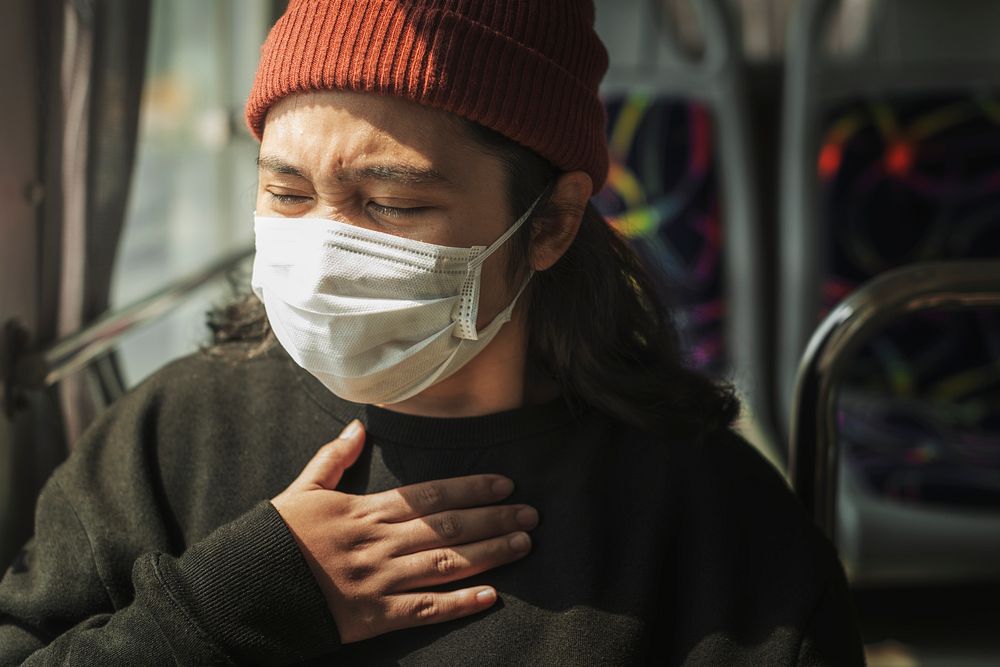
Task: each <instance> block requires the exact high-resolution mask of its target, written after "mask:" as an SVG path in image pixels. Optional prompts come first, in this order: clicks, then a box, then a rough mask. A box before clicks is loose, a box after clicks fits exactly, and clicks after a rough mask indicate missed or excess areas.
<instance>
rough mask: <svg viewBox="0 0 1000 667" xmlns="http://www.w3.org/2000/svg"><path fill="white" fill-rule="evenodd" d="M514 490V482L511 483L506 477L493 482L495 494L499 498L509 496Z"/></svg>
mask: <svg viewBox="0 0 1000 667" xmlns="http://www.w3.org/2000/svg"><path fill="white" fill-rule="evenodd" d="M513 490H514V482H512V481H510V480H509V479H507V478H506V477H501V478H500V479H498V480H496V481H495V482H493V493H495V494H497V495H498V496H509V495H510V492H511V491H513Z"/></svg>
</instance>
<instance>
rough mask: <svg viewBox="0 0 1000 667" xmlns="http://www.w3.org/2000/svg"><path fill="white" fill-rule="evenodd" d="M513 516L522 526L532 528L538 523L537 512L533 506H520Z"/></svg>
mask: <svg viewBox="0 0 1000 667" xmlns="http://www.w3.org/2000/svg"><path fill="white" fill-rule="evenodd" d="M514 518H515V519H517V523H518V524H520V526H521V527H522V528H534V527H535V526H537V525H538V512H537V511H536V510H535V508H534V507H522V508H521V509H519V510H518V511H517V514H515V515H514Z"/></svg>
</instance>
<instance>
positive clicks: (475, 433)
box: [286, 356, 586, 449]
mask: <svg viewBox="0 0 1000 667" xmlns="http://www.w3.org/2000/svg"><path fill="white" fill-rule="evenodd" d="M286 363H287V364H288V366H289V367H290V369H291V372H292V373H294V375H295V378H296V381H297V383H298V385H299V387H300V388H301V390H302V391H303V392H304V393H305V394H307V395H308V396H309V397H310V399H312V401H313V402H315V403H316V404H318V405H319V407H320V408H321V409H323V410H324V411H325V412H327V413H329V414H330V415H332V416H333V417H334V418H336V419H337V420H338V421H340V422H341V423H343V424H347V423H348V422H350V421H351V420H352V419H360V420H361V422H362V423H364V425H365V428H366V430H367V431H368V433H369V434H371V435H372V436H374V437H376V438H378V439H379V440H385V441H389V442H392V443H395V444H399V445H406V446H412V447H420V448H428V449H430V448H434V449H468V448H481V447H490V446H493V445H498V444H502V443H505V442H511V441H515V440H523V439H527V438H531V437H532V436H537V435H541V434H544V433H548V432H552V431H557V430H562V429H564V428H565V427H566V426H568V425H569V424H571V423H573V422H575V421H577V420H579V419H580V418H581V417H582V416H583V414H584V412H585V411H586V410H585V409H584V408H576V407H575V406H571V405H570V404H569V403H568V402H567V401H566V400H565V399H563V398H562V397H559V398H555V399H553V400H551V401H547V402H545V403H540V404H537V405H526V406H522V407H519V408H515V409H513V410H506V411H503V412H497V413H493V414H488V415H482V416H477V417H421V416H414V415H407V414H403V413H400V412H395V411H393V410H390V409H386V408H380V407H377V406H374V405H363V404H359V403H351V402H350V401H345V400H343V399H341V398H340V397H338V396H336V395H335V394H334V393H333V392H331V391H330V390H328V389H327V388H326V387H325V386H323V384H322V383H321V382H320V381H319V380H317V379H316V378H315V377H313V375H312V374H310V373H309V372H308V371H306V370H305V369H303V368H302V367H300V366H299V365H298V364H296V363H295V361H294V360H292V359H291V358H290V357H287V356H286Z"/></svg>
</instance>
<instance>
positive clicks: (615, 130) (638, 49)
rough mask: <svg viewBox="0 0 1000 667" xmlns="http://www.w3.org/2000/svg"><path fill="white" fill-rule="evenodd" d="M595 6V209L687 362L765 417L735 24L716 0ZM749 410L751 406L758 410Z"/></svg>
mask: <svg viewBox="0 0 1000 667" xmlns="http://www.w3.org/2000/svg"><path fill="white" fill-rule="evenodd" d="M673 4H674V5H675V6H677V7H681V8H686V9H687V10H688V11H689V13H690V16H691V17H692V18H694V19H695V21H696V25H697V26H698V27H699V29H698V31H697V32H698V33H700V35H701V48H700V49H698V50H697V51H698V52H693V51H692V50H691V49H689V48H687V47H686V46H685V44H684V42H683V40H681V39H680V38H679V35H681V34H683V32H684V30H685V27H686V26H685V25H678V24H677V22H676V20H674V19H676V16H677V15H676V14H671V13H669V12H667V11H666V10H665V9H664V7H665V6H666V5H667V3H659V2H651V1H649V0H624V1H619V0H614V2H611V1H606V2H598V3H597V10H598V14H597V28H598V32H599V33H600V34H601V37H602V39H603V40H604V41H605V43H606V44H607V46H608V51H609V53H610V55H611V58H612V60H611V63H610V68H609V72H608V76H607V77H606V79H605V83H604V86H603V91H602V92H603V95H604V98H605V100H606V103H607V108H608V112H609V133H610V147H611V158H612V166H611V173H610V177H609V181H608V185H607V187H606V188H605V190H604V191H603V192H602V193H600V194H599V195H598V196H597V198H596V199H595V202H596V204H597V206H598V208H599V209H600V210H601V211H602V213H604V214H605V215H606V216H608V217H609V218H610V220H611V221H612V223H613V224H615V225H617V226H618V228H619V229H620V230H621V231H622V232H623V233H624V234H625V235H626V236H627V237H629V238H630V239H631V240H632V242H633V244H634V245H635V247H636V248H637V250H638V251H639V253H640V254H641V255H642V256H643V257H644V258H645V259H646V260H647V264H648V265H650V266H651V267H653V269H654V271H655V272H656V273H658V274H659V278H660V279H661V281H662V283H663V285H664V292H665V294H666V295H667V297H668V300H669V301H670V302H671V303H672V305H673V306H674V312H675V314H676V318H677V321H678V324H679V325H680V329H681V333H682V338H683V339H684V340H685V341H686V343H687V351H688V355H689V359H690V362H691V363H692V365H694V366H695V367H697V368H700V369H702V370H705V371H709V372H712V373H715V374H717V375H721V376H726V377H729V378H732V379H733V380H735V382H736V384H737V386H738V387H739V389H740V390H741V391H742V393H743V394H744V395H745V396H746V397H747V398H748V400H749V401H750V403H751V405H752V406H754V407H755V411H757V412H758V413H759V414H766V407H764V403H765V402H766V400H765V392H764V390H763V388H764V387H765V386H766V382H765V379H764V377H765V376H764V374H765V372H766V364H765V363H764V361H763V360H764V349H763V336H762V333H761V327H762V324H763V323H762V320H761V318H760V317H759V312H760V310H759V305H760V302H761V299H762V298H763V294H762V285H761V270H760V263H761V260H760V247H761V246H760V231H759V224H758V218H757V210H758V207H757V201H756V196H755V185H754V181H753V170H752V169H751V166H750V165H751V156H750V148H749V141H748V129H747V103H746V99H745V90H744V88H743V80H744V79H743V76H742V72H743V67H744V63H743V60H742V55H741V54H742V48H741V42H740V34H739V31H738V30H737V27H736V26H737V21H736V17H735V16H733V15H732V13H731V9H730V6H729V5H728V4H727V3H726V2H723V1H722V0H691V1H690V2H684V3H673ZM758 406H759V407H758Z"/></svg>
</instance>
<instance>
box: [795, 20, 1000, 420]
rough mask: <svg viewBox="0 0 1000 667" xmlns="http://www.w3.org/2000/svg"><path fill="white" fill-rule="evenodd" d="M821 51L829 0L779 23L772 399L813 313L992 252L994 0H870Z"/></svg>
mask: <svg viewBox="0 0 1000 667" xmlns="http://www.w3.org/2000/svg"><path fill="white" fill-rule="evenodd" d="M868 5H869V7H870V16H869V20H868V22H867V29H866V30H865V31H864V32H863V36H862V39H861V41H860V43H859V44H858V46H857V48H855V49H853V50H851V51H850V52H848V53H840V54H837V53H832V52H831V51H830V50H829V48H828V43H829V39H828V36H829V33H830V31H831V29H832V27H833V26H835V25H836V19H837V15H838V14H837V12H838V10H839V9H840V8H841V3H840V2H838V1H836V0H803V1H802V2H801V3H800V5H799V7H798V11H797V13H796V15H795V17H794V19H793V21H792V23H791V25H790V29H789V38H788V53H787V64H786V86H785V100H784V114H785V118H784V128H785V129H784V136H783V140H782V181H781V182H782V193H781V197H782V201H781V206H782V211H781V221H780V228H781V234H780V237H781V241H782V248H781V256H782V261H781V281H780V283H781V284H780V288H781V290H780V291H781V296H780V303H781V309H780V311H779V312H780V313H781V322H780V333H781V346H780V354H779V358H778V364H779V391H780V394H781V396H782V405H783V406H785V407H786V409H787V406H790V405H791V396H792V390H793V386H794V378H795V370H796V367H797V365H798V361H799V357H800V355H801V353H802V351H803V349H804V348H805V344H806V341H807V340H808V338H809V335H810V334H811V332H812V331H813V330H814V328H815V327H816V324H817V323H818V321H819V319H820V318H821V317H822V315H823V314H824V313H825V312H828V311H829V309H830V308H832V307H833V306H834V305H835V304H836V303H838V302H839V301H840V300H841V299H843V298H844V297H845V296H846V295H848V294H849V293H850V292H851V291H852V290H853V289H855V288H856V287H857V285H859V284H861V283H863V282H864V281H866V280H868V279H870V278H872V277H874V276H877V275H879V274H880V273H882V272H884V271H886V270H890V269H892V268H895V267H899V266H904V265H906V264H909V263H912V262H916V261H930V260H935V259H949V258H973V257H988V256H998V255H1000V233H998V231H997V229H998V226H1000V208H998V207H1000V169H998V168H997V165H1000V113H998V112H1000V45H998V42H997V40H996V39H995V36H994V34H993V33H995V26H997V25H1000V4H998V3H995V2H990V0H959V1H958V2H938V1H936V0H872V1H871V2H870V3H868Z"/></svg>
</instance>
